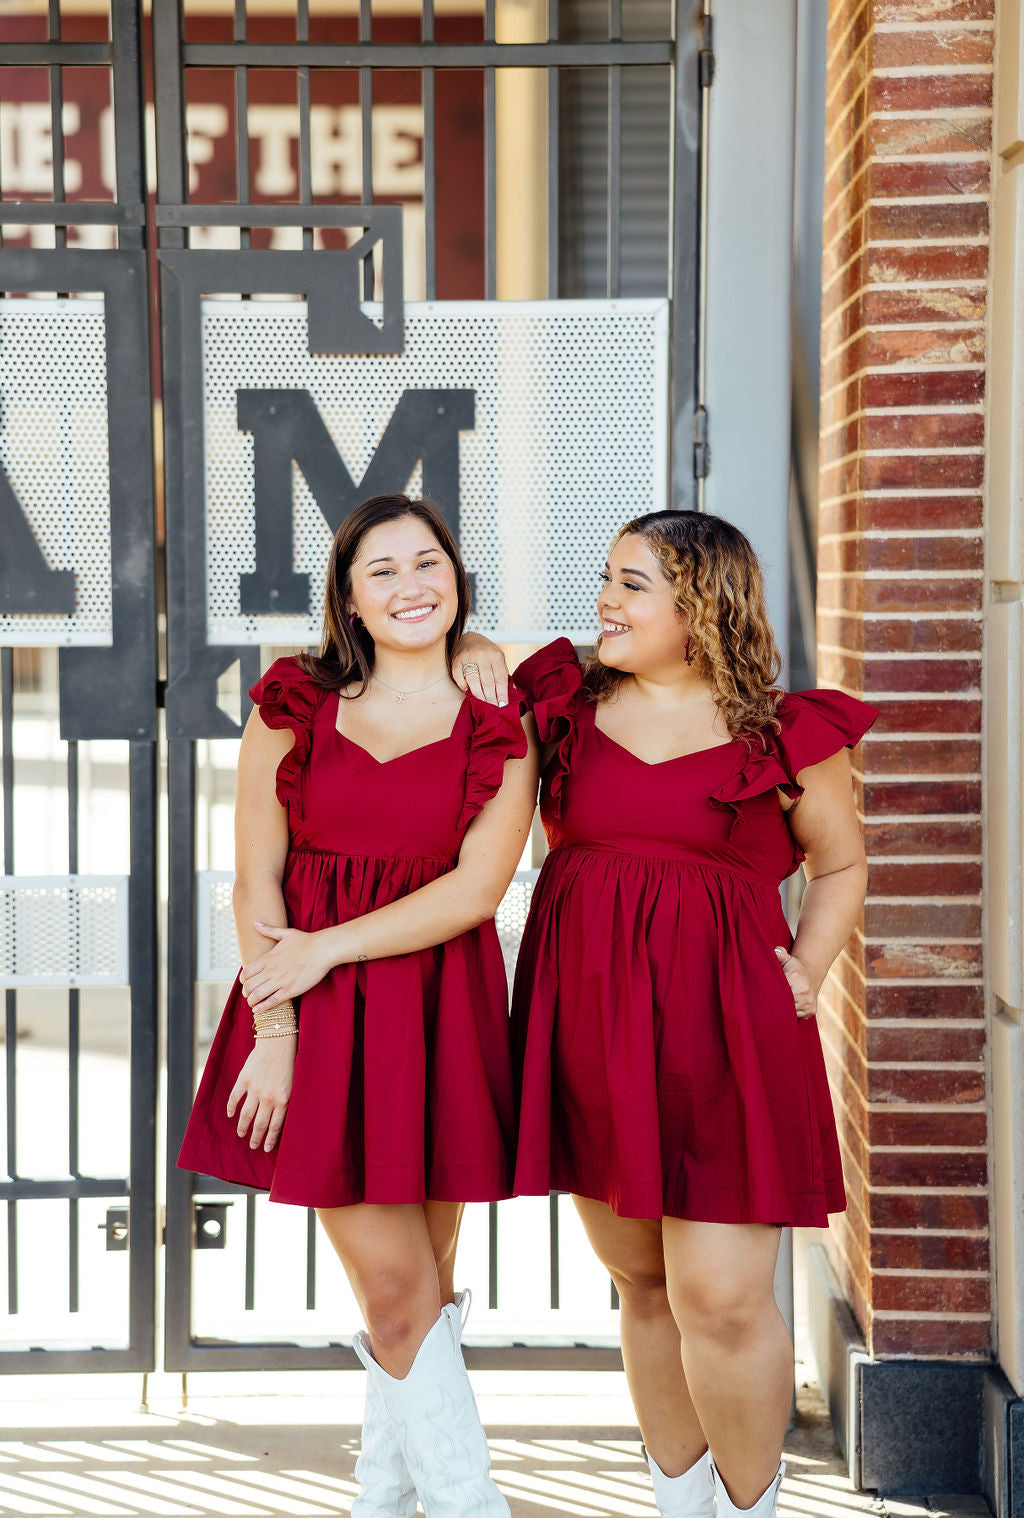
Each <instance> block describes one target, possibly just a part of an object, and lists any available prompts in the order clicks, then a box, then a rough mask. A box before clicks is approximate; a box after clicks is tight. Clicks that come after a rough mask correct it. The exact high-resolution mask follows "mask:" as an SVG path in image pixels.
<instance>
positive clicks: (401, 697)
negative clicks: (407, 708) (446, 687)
mask: <svg viewBox="0 0 1024 1518" xmlns="http://www.w3.org/2000/svg"><path fill="white" fill-rule="evenodd" d="M449 678H450V677H449V676H448V675H441V676H439V677H438V679H436V680H431V682H430V684H429V685H421V686H420V688H419V690H399V689H398V686H397V685H389V684H388V682H387V681H386V680H382V679H381V677H380V675H371V676H370V679H371V680H376V682H377V684H378V685H383V687H384V689H385V690H389V691H393V692H394V694H395V697H396V698H397V701H398V705H399V706H401V704H402V702H403V701H404V700H405V698H406V696H422V694H423V692H424V691H428V690H433V689H434V686H435V685H440V684H441V682H442V681H443V680H447V679H449Z"/></svg>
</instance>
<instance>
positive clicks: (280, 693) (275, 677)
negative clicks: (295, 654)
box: [249, 659, 323, 815]
mask: <svg viewBox="0 0 1024 1518" xmlns="http://www.w3.org/2000/svg"><path fill="white" fill-rule="evenodd" d="M249 695H250V697H251V699H252V700H253V701H254V702H255V703H256V705H257V706H258V707H259V709H260V716H261V717H262V718H263V720H264V722H265V723H266V724H267V726H268V727H271V728H290V729H291V731H292V732H293V733H294V734H295V742H294V743H293V744H292V746H291V748H290V749H289V750H288V752H287V754H285V756H284V758H283V759H282V760H281V763H280V764H279V765H278V767H277V799H278V801H280V803H281V805H282V806H283V807H287V808H288V809H289V812H290V814H293V815H298V814H299V813H300V812H301V805H302V799H301V798H302V770H303V767H304V766H305V763H306V760H307V759H308V758H309V750H310V745H311V744H312V741H313V718H314V716H315V715H316V709H317V707H318V706H319V704H320V701H321V698H322V696H323V689H322V687H320V686H318V685H317V684H316V682H315V680H313V679H311V678H310V676H309V675H307V674H306V672H305V670H304V669H303V668H302V667H301V665H300V664H299V663H298V661H297V660H296V659H276V660H275V661H274V663H273V664H272V665H271V666H270V668H269V669H268V670H267V672H266V674H265V675H264V676H263V678H262V679H261V680H257V682H256V684H255V685H254V686H253V687H252V689H251V690H250V692H249Z"/></svg>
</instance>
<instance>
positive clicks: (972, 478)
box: [818, 0, 997, 1360]
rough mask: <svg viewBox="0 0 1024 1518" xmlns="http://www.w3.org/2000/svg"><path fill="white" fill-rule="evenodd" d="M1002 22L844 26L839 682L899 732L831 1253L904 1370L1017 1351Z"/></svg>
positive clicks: (855, 1021) (845, 1111)
mask: <svg viewBox="0 0 1024 1518" xmlns="http://www.w3.org/2000/svg"><path fill="white" fill-rule="evenodd" d="M993 10H994V3H993V0H868V3H857V0H833V3H832V4H831V5H830V21H829V63H828V82H827V92H828V95H827V100H828V104H827V125H826V137H827V141H826V150H825V155H826V162H825V213H824V265H823V309H822V386H821V389H822V414H821V434H822V451H821V492H820V501H821V507H820V549H819V572H820V579H819V587H818V606H819V654H818V671H819V676H820V678H821V682H822V684H825V685H836V686H840V687H842V688H843V689H845V690H847V691H850V692H851V693H852V694H854V695H863V696H864V697H865V698H866V699H867V700H869V701H871V702H873V703H874V704H875V705H877V706H878V707H879V708H880V709H881V716H880V718H879V721H878V723H877V724H876V727H875V729H874V731H873V733H871V734H870V735H869V736H868V738H867V739H866V740H865V741H864V743H863V744H862V745H861V748H860V749H859V751H858V753H857V755H856V756H855V761H854V767H855V771H856V780H857V793H858V799H859V802H860V805H861V807H862V809H863V815H864V817H865V824H866V827H865V831H866V836H867V845H868V854H869V859H870V884H869V887H868V891H869V894H868V902H867V906H866V909H865V915H864V922H863V927H862V930H859V931H858V932H857V933H856V935H855V936H854V938H853V939H852V940H851V943H850V945H849V947H848V949H847V950H846V952H845V953H844V954H843V956H842V958H841V959H840V961H839V962H838V964H837V965H836V968H835V970H834V972H833V974H832V976H831V978H830V981H829V983H828V985H827V987H826V991H825V995H824V998H823V1000H824V1007H823V1010H822V1013H821V1026H822V1033H823V1036H824V1039H825V1044H826V1053H827V1058H828V1062H829V1067H830V1074H831V1077H832V1081H833V1089H834V1093H835V1099H836V1107H837V1114H838V1119H839V1128H840V1133H841V1138H842V1144H843V1162H844V1166H845V1170H846V1182H847V1190H848V1193H849V1211H848V1212H847V1214H846V1215H845V1217H844V1218H843V1219H842V1220H837V1222H836V1224H835V1225H834V1226H833V1228H832V1230H831V1234H830V1241H829V1250H830V1253H831V1257H832V1261H833V1264H834V1266H835V1269H836V1272H837V1274H838V1276H839V1279H840V1283H841V1285H842V1288H843V1290H844V1292H845V1294H846V1296H847V1299H848V1301H849V1303H850V1305H851V1306H852V1308H853V1310H854V1313H855V1314H856V1317H857V1319H858V1322H859V1325H860V1328H861V1330H862V1332H863V1334H864V1336H865V1340H866V1343H867V1347H868V1350H869V1351H870V1353H871V1354H872V1355H873V1356H875V1357H879V1358H881V1357H885V1356H906V1355H909V1356H915V1357H931V1358H939V1359H967V1360H970V1359H981V1358H985V1357H987V1356H988V1355H989V1353H990V1346H991V1317H990V1279H989V1237H988V1192H987V1185H988V1173H987V1160H986V1077H985V1021H984V999H983V982H982V973H983V955H982V937H981V931H982V929H981V816H980V813H981V778H980V775H981V738H980V735H981V685H980V672H981V664H980V655H981V642H982V596H983V584H984V582H983V578H982V576H983V552H982V494H981V490H982V471H983V452H982V445H983V431H984V416H983V401H984V388H985V299H986V276H987V270H988V244H987V232H988V207H989V194H990V165H989V144H990V113H991V106H992V45H993V35H992V15H993ZM996 825H997V823H996Z"/></svg>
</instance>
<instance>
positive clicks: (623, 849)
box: [460, 511, 874, 1518]
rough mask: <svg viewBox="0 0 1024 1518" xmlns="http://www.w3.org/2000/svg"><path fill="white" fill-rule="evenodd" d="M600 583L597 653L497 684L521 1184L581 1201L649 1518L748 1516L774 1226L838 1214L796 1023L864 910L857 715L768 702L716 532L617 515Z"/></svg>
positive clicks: (770, 1346)
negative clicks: (517, 701)
mask: <svg viewBox="0 0 1024 1518" xmlns="http://www.w3.org/2000/svg"><path fill="white" fill-rule="evenodd" d="M602 580H603V584H602V588H601V590H600V593H599V595H598V600H597V609H598V615H599V618H600V628H601V632H600V638H599V640H598V644H597V652H596V655H595V656H594V657H593V658H592V659H590V660H589V661H588V662H587V663H586V664H585V665H581V664H580V662H579V660H578V659H577V657H576V654H575V651H574V650H573V648H572V645H571V644H569V643H568V642H567V641H565V640H564V639H562V640H560V641H558V642H556V643H553V644H551V645H549V646H548V647H547V648H543V649H541V650H540V651H539V652H538V653H536V654H534V655H533V656H532V657H531V658H529V659H527V660H526V662H525V663H524V664H522V665H520V667H519V669H518V670H517V671H516V675H515V679H516V684H517V686H518V687H519V690H520V691H521V692H522V693H524V694H525V697H526V699H527V701H528V703H529V705H530V707H531V709H532V712H533V717H534V720H535V722H536V725H537V729H538V732H539V736H540V739H541V742H542V743H543V744H545V745H546V746H547V747H546V751H545V758H544V761H543V762H544V772H543V781H542V789H541V815H542V818H543V821H544V827H545V830H546V833H547V838H548V843H549V845H550V852H549V854H548V856H547V859H546V861H545V864H544V867H543V869H542V871H541V874H540V879H539V880H538V882H537V887H536V890H535V893H534V898H533V904H532V909H531V912H530V917H529V921H528V923H527V925H526V930H525V933H524V936H523V944H522V950H521V953H520V957H519V966H518V971H517V976H516V989H515V998H514V1004H513V1027H514V1037H515V1040H516V1042H517V1045H518V1061H519V1067H520V1070H521V1100H520V1136H519V1146H518V1158H517V1166H516V1180H515V1189H516V1191H517V1192H518V1193H542V1194H543V1193H544V1192H547V1191H548V1190H549V1189H553V1190H560V1191H569V1192H571V1193H572V1194H573V1197H574V1200H575V1203H576V1206H577V1208H578V1210H579V1213H580V1216H581V1218H582V1220H583V1224H584V1227H585V1228H586V1230H587V1233H588V1235H589V1237H590V1240H591V1243H592V1244H593V1246H594V1249H595V1250H596V1252H597V1254H598V1256H599V1257H600V1259H601V1260H602V1262H603V1263H604V1265H605V1266H606V1267H607V1269H608V1270H609V1272H610V1274H611V1276H612V1279H613V1281H614V1282H615V1285H616V1287H617V1289H618V1293H619V1297H620V1299H621V1307H622V1353H623V1360H624V1362H625V1367H626V1373H627V1377H628V1379H629V1385H630V1390H631V1392H632V1396H633V1401H634V1404H635V1407H636V1411H637V1416H638V1420H639V1424H640V1429H641V1432H642V1435H643V1439H644V1444H645V1446H646V1450H647V1458H648V1461H649V1464H650V1468H651V1475H652V1479H653V1482H654V1490H655V1496H656V1500H657V1505H658V1510H659V1512H661V1513H662V1514H664V1515H665V1518H669V1515H671V1518H683V1515H686V1518H698V1515H701V1518H704V1515H706V1518H711V1515H713V1514H715V1513H717V1515H718V1518H732V1515H734V1514H735V1513H737V1512H749V1513H754V1514H756V1515H757V1518H765V1515H768V1514H771V1513H774V1512H775V1510H776V1499H777V1494H778V1488H779V1483H780V1481H781V1479H782V1474H783V1467H782V1466H781V1464H780V1457H781V1451H782V1440H783V1434H784V1431H785V1427H786V1421H787V1417H788V1413H789V1407H790V1399H791V1394H792V1349H791V1345H790V1343H789V1338H788V1335H787V1333H786V1328H785V1325H784V1323H783V1320H782V1317H781V1315H780V1313H779V1311H778V1308H777V1307H776V1305H775V1298H774V1292H773V1278H774V1270H775V1260H776V1255H777V1253H778V1247H779V1238H780V1230H781V1228H782V1227H783V1226H785V1225H787V1224H799V1225H812V1226H821V1225H824V1224H825V1223H826V1221H827V1214H828V1213H829V1212H837V1211H840V1210H841V1209H842V1208H843V1207H844V1206H845V1194H844V1191H843V1178H842V1169H841V1165H840V1159H839V1150H838V1145H837V1142H836V1132H835V1120H834V1118H833V1114H832V1106H831V1102H830V1099H829V1092H828V1086H827V1083H826V1077H825V1070H824V1063H823V1060H822V1053H821V1044H820V1040H819V1037H818V1029H817V1026H816V1023H815V1020H814V1013H815V1010H816V1003H817V994H818V989H819V987H820V986H821V984H822V981H823V980H824V978H825V975H826V974H827V972H828V969H829V966H830V965H831V964H832V962H833V960H834V959H835V958H836V956H837V955H838V953H839V952H840V950H841V949H842V947H843V945H844V944H845V943H846V941H847V939H848V938H849V936H850V933H851V932H852V931H853V928H854V926H855V924H856V922H857V919H858V917H859V915H860V911H861V907H862V904H863V900H864V891H865V882H866V866H865V859H864V848H863V842H862V839H861V833H860V827H859V824H858V820H857V814H856V810H855V805H854V797H853V788H852V785H851V779H850V765H849V760H848V758H847V755H846V752H845V750H846V749H847V748H848V747H850V746H852V745H853V744H854V743H856V742H857V741H858V739H859V738H860V737H861V736H862V734H863V733H864V732H865V730H866V729H867V728H868V727H869V726H870V723H871V721H872V719H873V716H874V713H873V712H872V710H871V708H870V707H867V706H865V705H863V704H862V703H861V702H858V701H854V700H852V699H851V698H849V697H847V696H845V695H842V694H841V693H840V692H838V691H827V690H818V691H806V692H804V693H803V694H801V695H786V694H784V693H783V692H782V691H781V690H780V689H779V688H778V686H777V684H776V681H777V679H778V675H779V669H780V660H779V655H778V650H777V647H776V643H775V639H774V637H773V634H772V630H771V627H770V625H769V623H768V619H767V614H766V611H765V603H764V590H763V582H762V575H761V569H760V566H759V564H758V561H757V558H756V556H755V554H754V552H753V550H752V548H751V546H750V544H749V542H748V541H747V539H746V538H745V537H744V536H743V534H742V533H741V532H739V531H738V530H737V529H736V528H735V527H733V526H732V525H731V524H730V523H728V522H726V521H724V520H722V519H721V518H719V517H714V516H710V515H704V514H701V513H698V512H693V511H679V512H675V511H665V512H655V513H653V514H652V515H650V516H645V517H639V518H637V519H636V520H635V521H632V522H629V523H627V525H626V526H625V527H624V528H623V529H622V531H621V532H620V533H619V535H618V537H617V539H616V541H615V543H614V545H613V547H612V550H611V553H610V555H609V557H608V562H607V565H606V566H605V570H604V573H603V575H602ZM478 649H479V651H478ZM469 652H470V649H469V647H468V646H467V645H463V648H462V649H460V655H468V654H469ZM482 654H483V650H482V648H480V646H479V645H478V644H476V643H473V645H472V657H473V658H474V659H475V660H477V661H478V662H479V663H481V664H484V665H485V668H486V663H485V660H484V659H483V657H482ZM801 862H802V863H803V865H804V869H805V871H806V874H807V880H808V882H809V883H808V885H807V888H806V890H805V892H804V896H803V903H802V907H801V911H800V919H799V924H798V927H797V931H796V935H795V937H794V935H793V934H792V933H791V931H790V929H789V926H788V925H787V922H786V919H785V917H784V915H783V912H782V907H781V902H780V894H779V887H780V884H781V882H782V881H783V880H784V879H785V878H786V876H788V875H790V874H792V873H793V871H794V870H795V869H796V868H797V867H798V865H799V864H800V863H801Z"/></svg>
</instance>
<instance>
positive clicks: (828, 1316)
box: [808, 1244, 1024, 1518]
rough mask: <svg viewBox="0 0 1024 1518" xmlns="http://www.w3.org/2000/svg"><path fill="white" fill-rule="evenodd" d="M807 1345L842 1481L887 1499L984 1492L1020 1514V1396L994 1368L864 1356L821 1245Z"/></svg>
mask: <svg viewBox="0 0 1024 1518" xmlns="http://www.w3.org/2000/svg"><path fill="white" fill-rule="evenodd" d="M809 1265H810V1268H809V1271H808V1292H809V1298H810V1300H809V1308H810V1331H811V1345H812V1348H813V1351H814V1357H815V1360H816V1362H817V1366H818V1374H819V1376H820V1378H821V1384H822V1388H823V1390H824V1392H825V1396H826V1398H827V1401H828V1405H829V1409H830V1411H831V1414H832V1424H833V1427H834V1429H835V1433H836V1439H837V1440H838V1443H839V1447H840V1449H841V1450H842V1453H843V1458H844V1460H845V1461H846V1464H847V1468H848V1470H849V1474H850V1480H851V1481H852V1482H853V1484H854V1485H855V1486H856V1487H857V1488H858V1489H859V1490H862V1491H877V1492H878V1493H879V1495H880V1496H885V1497H919V1496H932V1495H935V1496H938V1495H940V1494H943V1493H945V1494H954V1493H957V1494H965V1495H966V1494H971V1493H977V1494H979V1495H984V1496H985V1497H986V1498H987V1500H988V1503H989V1506H990V1507H991V1508H992V1511H993V1513H994V1514H995V1515H996V1518H1024V1400H1022V1399H1021V1398H1020V1397H1018V1396H1017V1394H1016V1392H1015V1391H1014V1389H1013V1387H1012V1386H1011V1385H1010V1383H1009V1382H1008V1381H1007V1379H1006V1377H1005V1376H1004V1375H1003V1372H1002V1371H1001V1370H1000V1369H999V1367H998V1366H997V1365H957V1364H954V1363H950V1362H947V1361H941V1360H872V1359H871V1357H870V1355H869V1354H868V1353H867V1349H866V1347H865V1344H864V1341H863V1339H862V1337H861V1335H860V1330H859V1329H858V1327H857V1323H856V1320H855V1319H854V1316H853V1313H852V1312H851V1310H850V1306H849V1303H848V1302H847V1301H846V1299H845V1297H844V1296H843V1293H842V1289H841V1287H840V1285H839V1281H838V1279H837V1278H836V1274H835V1272H834V1270H833V1269H832V1266H831V1264H830V1262H829V1259H828V1256H827V1254H826V1253H825V1250H824V1249H823V1247H822V1246H821V1245H820V1244H814V1245H812V1246H811V1248H810V1250H809Z"/></svg>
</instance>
